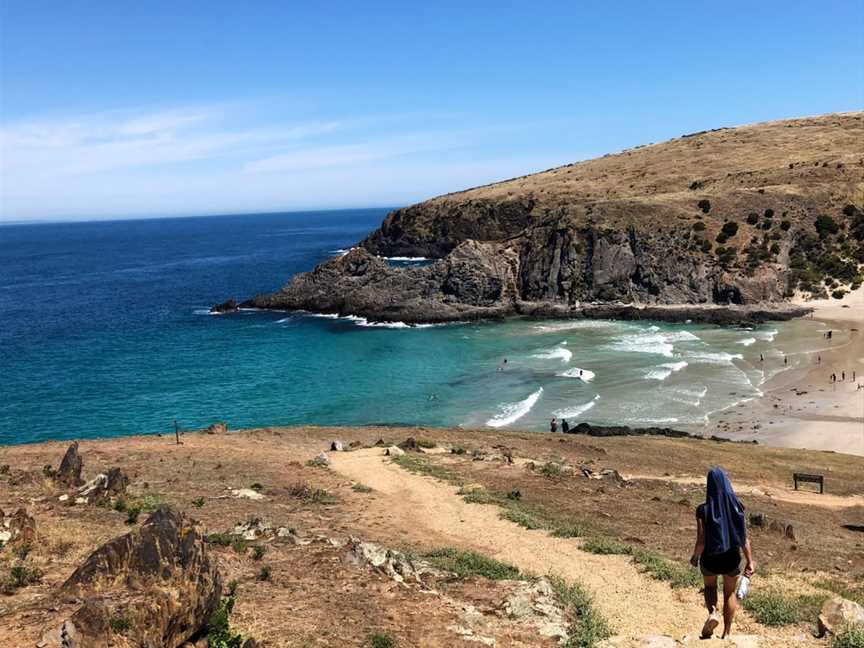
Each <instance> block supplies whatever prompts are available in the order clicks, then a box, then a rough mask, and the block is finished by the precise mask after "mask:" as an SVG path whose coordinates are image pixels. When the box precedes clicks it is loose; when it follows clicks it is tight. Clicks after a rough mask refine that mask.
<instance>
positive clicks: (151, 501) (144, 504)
mask: <svg viewBox="0 0 864 648" xmlns="http://www.w3.org/2000/svg"><path fill="white" fill-rule="evenodd" d="M164 503H165V498H164V497H162V496H161V495H145V496H144V497H142V498H140V499H139V500H138V506H140V507H141V510H142V511H143V512H144V513H152V512H153V511H155V510H156V509H157V508H159V507H160V506H162V505H163V504H164Z"/></svg>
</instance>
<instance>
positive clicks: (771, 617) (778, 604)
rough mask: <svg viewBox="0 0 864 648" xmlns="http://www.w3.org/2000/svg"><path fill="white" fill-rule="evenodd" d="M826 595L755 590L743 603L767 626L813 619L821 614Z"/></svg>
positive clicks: (755, 617) (746, 608)
mask: <svg viewBox="0 0 864 648" xmlns="http://www.w3.org/2000/svg"><path fill="white" fill-rule="evenodd" d="M826 598H828V597H827V596H824V595H800V594H783V593H781V592H778V591H772V590H755V591H753V592H751V593H750V595H749V596H748V597H747V598H745V599H744V600H743V601H742V603H743V605H744V609H745V610H747V611H748V612H750V613H751V614H752V615H753V618H754V619H756V621H758V622H759V623H761V624H763V625H767V626H781V625H789V624H791V623H800V622H804V621H812V620H813V619H815V618H816V616H817V615H818V614H819V610H820V609H821V608H822V604H823V603H824V602H825V599H826Z"/></svg>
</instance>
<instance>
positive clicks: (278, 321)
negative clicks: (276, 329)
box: [276, 315, 294, 324]
mask: <svg viewBox="0 0 864 648" xmlns="http://www.w3.org/2000/svg"><path fill="white" fill-rule="evenodd" d="M292 319H294V318H293V317H292V316H291V315H289V316H288V317H283V318H282V319H280V320H276V323H277V324H284V323H285V322H290V321H291V320H292Z"/></svg>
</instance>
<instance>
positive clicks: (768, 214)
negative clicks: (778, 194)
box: [765, 207, 774, 218]
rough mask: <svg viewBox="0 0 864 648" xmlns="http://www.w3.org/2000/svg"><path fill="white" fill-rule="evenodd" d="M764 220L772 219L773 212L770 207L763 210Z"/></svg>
mask: <svg viewBox="0 0 864 648" xmlns="http://www.w3.org/2000/svg"><path fill="white" fill-rule="evenodd" d="M765 218H774V210H773V209H771V208H770V207H769V208H768V209H766V210H765Z"/></svg>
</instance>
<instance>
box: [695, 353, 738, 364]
mask: <svg viewBox="0 0 864 648" xmlns="http://www.w3.org/2000/svg"><path fill="white" fill-rule="evenodd" d="M687 357H688V358H690V360H692V361H693V362H698V363H702V364H716V365H731V364H733V362H732V361H733V360H741V359H743V358H744V356H742V355H741V354H740V353H726V352H725V351H717V352H711V351H697V352H694V353H690V354H688V355H687Z"/></svg>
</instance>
